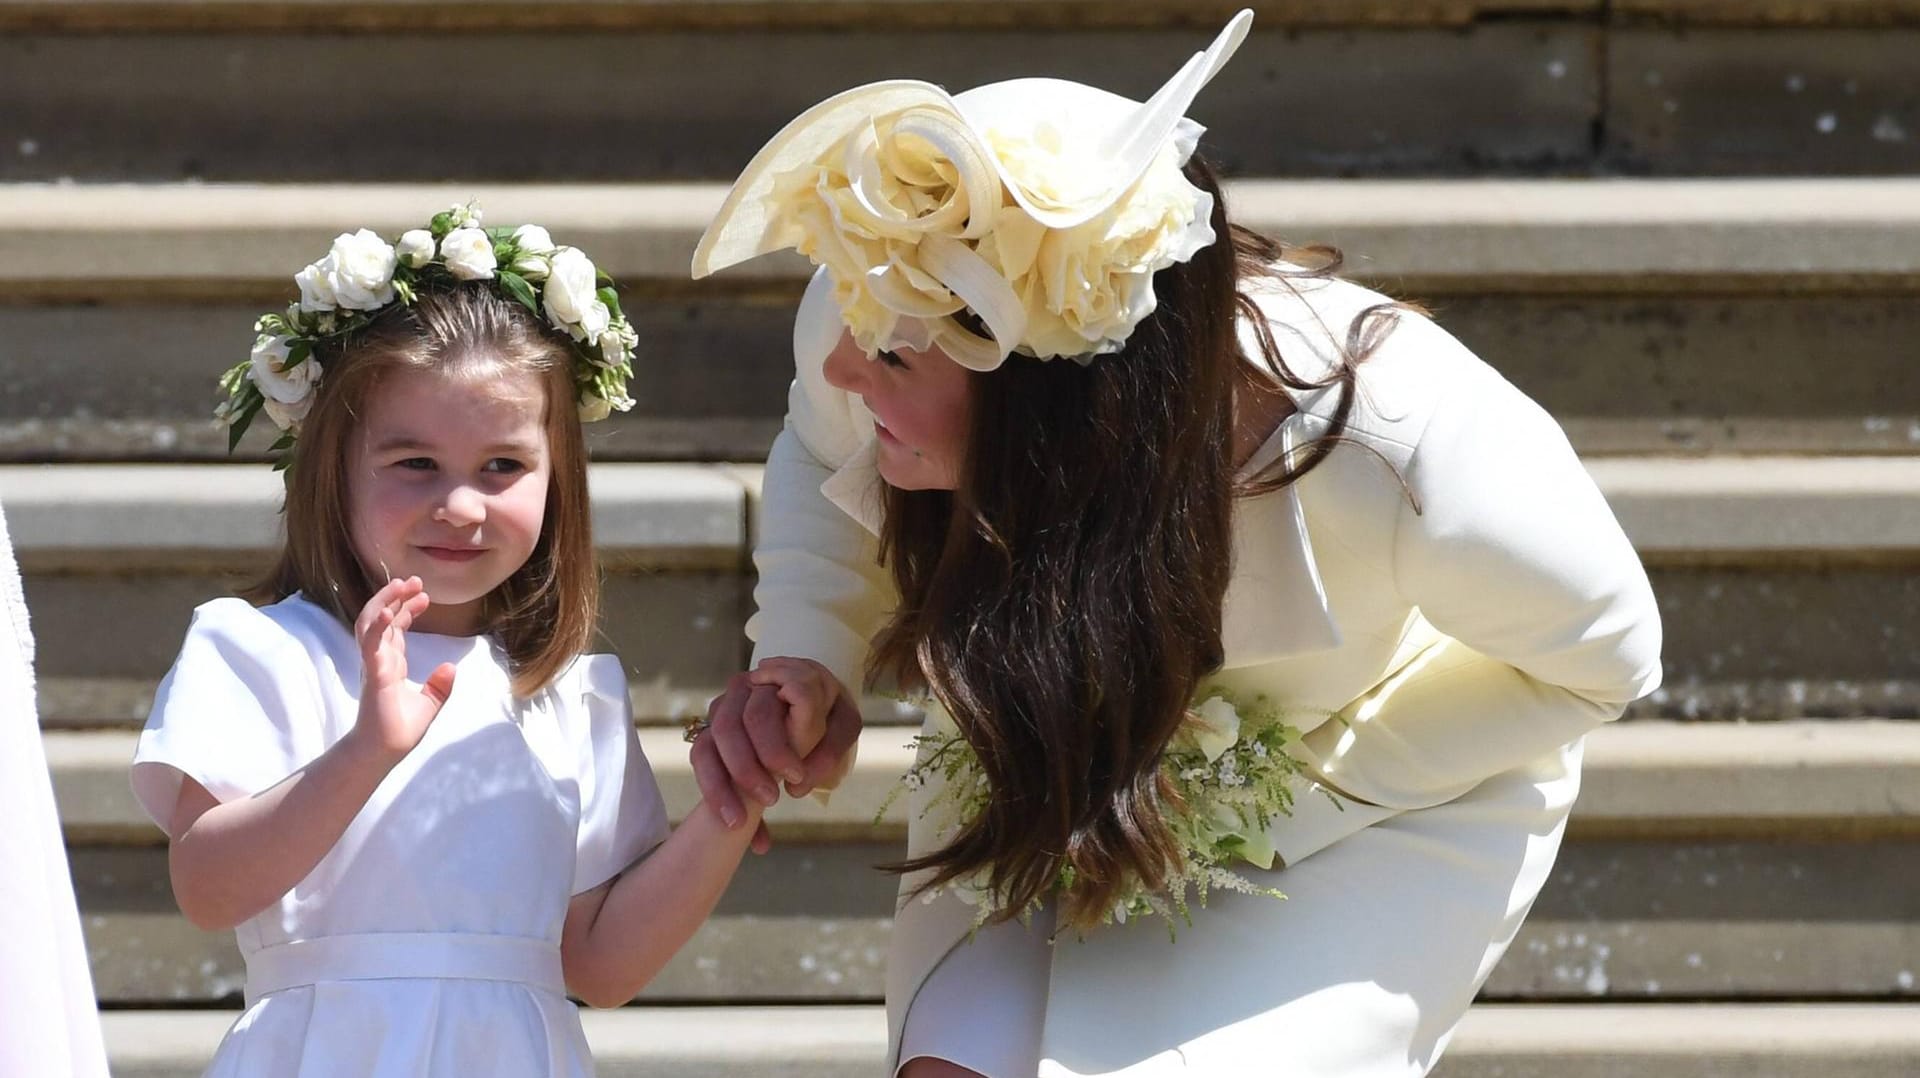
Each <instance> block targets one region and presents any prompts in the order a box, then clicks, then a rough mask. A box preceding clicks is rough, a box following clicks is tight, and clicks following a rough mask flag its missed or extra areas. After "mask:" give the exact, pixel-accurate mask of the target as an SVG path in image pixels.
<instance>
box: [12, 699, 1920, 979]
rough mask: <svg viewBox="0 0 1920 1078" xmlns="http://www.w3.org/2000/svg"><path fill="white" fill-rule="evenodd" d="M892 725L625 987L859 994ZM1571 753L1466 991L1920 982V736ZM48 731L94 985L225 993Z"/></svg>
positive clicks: (1634, 730) (1621, 745)
mask: <svg viewBox="0 0 1920 1078" xmlns="http://www.w3.org/2000/svg"><path fill="white" fill-rule="evenodd" d="M643 739H644V740H645V742H646V746H647V748H648V750H649V755H650V757H651V759H652V760H653V762H654V766H655V768H656V770H657V773H658V774H659V775H660V777H661V781H662V785H663V787H664V789H665V792H666V795H667V798H668V802H669V805H670V806H672V807H674V808H676V809H678V808H680V807H684V806H686V805H689V804H691V803H692V801H693V799H694V798H695V797H696V796H697V795H696V794H695V793H694V791H693V788H692V786H691V780H690V778H689V776H688V774H687V772H686V768H685V765H684V762H683V754H682V753H681V751H680V746H679V745H678V743H677V742H674V741H672V735H671V734H668V733H665V732H655V731H649V732H646V733H645V734H643ZM904 742H905V733H904V732H903V731H899V730H885V729H880V730H872V729H870V730H869V731H868V732H867V734H866V735H865V741H864V744H863V748H862V753H861V758H860V765H859V767H858V768H857V770H856V772H855V774H854V776H853V777H852V779H850V781H849V783H848V785H847V786H846V787H845V788H843V789H842V791H841V792H840V793H838V794H837V795H836V796H835V797H834V798H833V799H832V801H831V802H830V804H829V805H826V806H821V805H818V804H817V803H814V802H805V803H795V802H783V803H782V804H781V806H779V807H778V808H777V809H776V810H775V812H774V830H775V836H776V845H775V848H774V851H773V853H771V854H769V855H768V856H766V857H761V858H749V859H748V861H747V862H746V864H745V865H744V866H743V867H742V869H741V873H740V875H739V876H738V877H737V879H736V880H735V882H734V884H733V886H732V888H730V890H729V891H728V893H727V895H726V896H725V898H724V899H723V900H722V902H721V904H720V907H719V909H718V910H717V912H716V915H715V917H714V919H713V920H712V921H711V922H709V923H708V924H707V925H706V926H704V927H703V928H702V929H701V931H700V933H699V934H698V935H697V936H696V937H695V939H694V940H693V941H692V942H691V943H690V944H689V946H688V948H687V949H686V950H685V951H684V952H683V953H682V954H680V955H679V956H677V957H676V958H675V959H674V961H673V962H672V963H671V964H670V965H669V966H668V968H667V969H666V970H665V971H664V972H663V973H662V974H661V976H660V978H659V979H658V980H657V981H656V982H655V983H654V984H653V985H652V986H650V987H649V989H648V990H647V992H646V993H645V994H644V996H643V998H645V999H647V1000H649V1001H654V1002H674V1001H680V1002H685V1001H707V1002H711V1001H719V1000H734V1001H740V1000H811V1001H846V1000H872V999H878V998H879V996H880V994H881V992H882V986H883V981H882V979H883V976H884V969H885V966H884V962H885V955H886V950H887V946H888V941H889V938H890V923H889V916H890V913H891V911H892V908H893V907H892V903H893V886H894V885H893V881H892V879H891V877H889V876H887V875H885V874H884V873H881V872H879V871H876V870H875V866H877V865H880V864H883V863H886V862H889V861H892V860H894V859H897V858H898V857H899V856H900V855H901V853H902V849H901V839H900V834H901V829H902V828H903V826H904V819H903V818H902V816H901V810H900V809H899V808H898V807H895V808H892V809H890V810H889V811H888V812H887V813H886V814H885V817H884V819H883V821H882V822H881V823H879V824H875V823H874V822H873V821H874V818H875V815H876V809H877V807H878V805H879V804H880V803H881V802H882V801H883V800H884V798H885V795H886V792H887V791H888V789H889V788H890V786H891V784H892V783H893V781H894V778H893V776H896V775H897V774H898V773H899V771H900V769H901V768H903V767H904V766H905V763H906V760H907V753H906V751H905V748H904ZM1589 746H1590V747H1589V754H1588V761H1589V762H1588V770H1587V775H1586V782H1585V789H1584V791H1583V793H1582V796H1581V800H1580V802H1579V807H1578V809H1577V811H1576V814H1575V818H1574V820H1573V822H1572V824H1571V825H1570V830H1569V841H1568V844H1567V846H1566V847H1565V849H1564V850H1563V852H1562V854H1561V858H1560V861H1559V863H1558V864H1557V865H1556V866H1555V870H1554V874H1553V876H1552V877H1551V879H1550V881H1549V883H1548V885H1547V887H1546V889H1545V891H1544V892H1543V894H1542V895H1541V897H1540V900H1539V901H1538V902H1537V903H1536V905H1535V908H1534V911H1533V914H1532V916H1531V917H1530V919H1529V921H1528V922H1527V924H1526V926H1525V928H1523V930H1522V932H1521V935H1520V937H1519V938H1518V939H1517V940H1516V942H1515V943H1514V945H1513V946H1512V947H1511V948H1510V949H1509V952H1508V954H1507V956H1506V958H1505V959H1504V960H1503V961H1502V963H1501V964H1500V966H1499V967H1498V968H1497V969H1496V970H1495V972H1494V974H1493V976H1492V977H1491V979H1490V980H1489V981H1488V983H1487V986H1486V988H1485V990H1484V992H1483V998H1486V999H1494V1000H1514V999H1525V1000H1545V999H1616V1000H1629V999H1632V1000H1662V999H1689V998H1752V999H1769V998H1771V999H1778V998H1792V997H1818V998H1857V999H1880V998H1920V993H1916V988H1915V984H1914V977H1915V972H1916V970H1920V932H1916V931H1915V927H1914V926H1915V924H1916V922H1917V921H1920V907H1916V906H1915V901H1916V899H1915V893H1914V890H1913V888H1912V886H1911V881H1912V880H1913V879H1914V878H1915V873H1916V872H1920V784H1917V783H1920V729H1917V728H1915V727H1913V726H1910V725H1896V724H1888V723H1871V722H1863V723H1833V724H1816V723H1802V724H1770V725H1756V726H1750V727H1740V726H1720V727H1701V726H1685V725H1682V726H1674V725H1667V724H1658V723H1644V724H1623V725H1615V726H1610V727H1607V728H1604V729H1602V730H1601V731H1599V732H1597V733H1596V734H1595V735H1594V736H1593V737H1592V738H1591V739H1590V743H1589ZM47 747H48V756H49V759H50V761H51V763H52V766H53V768H54V772H55V778H56V794H57V796H58V798H59V801H60V804H61V807H62V811H63V814H64V818H65V820H66V824H67V834H68V837H69V843H70V847H69V856H70V858H71V860H72V864H73V871H74V878H75V883H76V891H77V894H78V896H79V901H80V906H81V910H82V914H83V917H84V920H85V923H86V925H87V933H88V940H89V949H90V953H91V956H92V963H93V976H94V984H95V988H96V991H97V992H98V994H99V995H100V998H101V999H103V1000H107V1001H110V1002H113V1003H115V1004H122V1005H134V1004H140V1005H154V1004H162V1005H178V1004H181V1003H186V1002H197V1003H205V1002H214V1001H222V1000H231V999H233V998H237V992H238V991H239V987H240V984H241V982H242V980H243V979H244V973H243V968H242V966H241V963H240V959H239V956H238V952H237V951H236V950H235V948H234V944H233V941H232V937H231V935H230V934H227V933H203V932H200V931H198V930H197V929H194V928H193V927H192V926H191V925H189V924H187V922H186V921H185V920H184V919H183V918H181V917H180V916H179V914H178V913H177V912H176V911H175V910H174V907H173V905H172V901H171V898H170V894H169V891H168V887H167V882H166V880H167V874H166V864H165V857H166V855H165V851H164V850H163V849H161V848H160V847H158V846H156V845H151V844H143V843H151V842H152V841H153V840H154V839H155V837H156V836H155V833H154V832H153V831H152V829H151V828H150V827H148V826H147V825H145V824H144V822H143V821H142V820H141V819H140V818H139V817H138V816H137V813H138V810H137V808H134V807H133V806H132V803H131V801H130V799H129V796H128V795H127V794H126V793H125V789H126V784H125V776H124V768H125V763H126V759H127V757H128V755H129V754H130V752H131V737H130V735H118V734H115V735H99V734H93V735H57V734H49V735H47ZM107 842H112V843H118V844H115V845H105V844H102V843H107ZM126 843H136V844H133V845H128V844H126Z"/></svg>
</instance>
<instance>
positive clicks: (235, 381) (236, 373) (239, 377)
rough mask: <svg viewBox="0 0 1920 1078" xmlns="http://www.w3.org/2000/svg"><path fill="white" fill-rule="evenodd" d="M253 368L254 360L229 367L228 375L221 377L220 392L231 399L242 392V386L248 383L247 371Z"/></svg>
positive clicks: (243, 361) (247, 360)
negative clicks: (245, 382)
mask: <svg viewBox="0 0 1920 1078" xmlns="http://www.w3.org/2000/svg"><path fill="white" fill-rule="evenodd" d="M252 366H253V360H251V359H246V360H241V361H240V362H239V363H235V364H234V365H233V366H231V367H228V368H227V373H225V374H223V375H221V376H220V391H221V392H223V393H225V394H226V395H227V396H229V397H231V396H233V395H234V394H235V393H238V392H240V384H241V383H242V382H244V381H246V378H247V370H248V369H249V368H250V367H252Z"/></svg>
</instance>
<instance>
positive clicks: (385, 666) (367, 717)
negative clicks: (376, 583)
mask: <svg viewBox="0 0 1920 1078" xmlns="http://www.w3.org/2000/svg"><path fill="white" fill-rule="evenodd" d="M429 602H430V600H429V599H428V598H427V593H426V590H425V585H423V584H422V583H421V582H420V578H419V577H417V576H414V577H408V578H407V579H405V580H390V581H388V582H387V585H386V587H383V588H381V589H380V590H379V591H377V592H375V593H374V595H373V598H371V599H369V600H367V605H366V606H365V607H363V608H362V609H361V611H360V617H359V618H358V619H356V620H355V621H354V624H353V635H354V639H356V640H358V641H359V643H360V659H361V664H362V667H363V669H364V671H365V673H364V674H363V676H362V679H361V685H360V717H359V719H358V721H357V722H356V723H355V724H354V729H353V732H354V734H355V735H356V736H358V737H359V738H361V739H362V740H363V741H365V742H366V743H367V744H368V745H369V746H370V747H372V748H374V749H376V750H377V751H378V752H380V753H381V754H382V755H383V756H386V757H389V758H391V759H394V760H398V759H400V758H401V757H403V756H405V755H406V754H407V753H409V752H412V751H413V747H414V746H415V745H418V744H419V743H420V739H421V738H422V737H425V736H426V733H427V727H428V726H429V725H431V724H432V723H433V719H434V716H436V715H438V714H440V708H441V706H442V705H444V704H445V703H446V702H447V697H448V696H450V695H452V693H453V673H454V667H453V664H452V663H441V664H440V665H439V667H437V668H436V669H435V670H434V671H433V673H432V674H430V675H428V676H427V680H426V682H425V683H423V684H422V685H421V686H420V687H419V688H417V689H416V688H414V687H413V685H412V684H411V683H409V682H408V681H407V630H408V629H409V628H410V627H412V625H413V619H415V618H417V617H419V616H420V615H421V614H423V613H425V612H426V610H427V606H428V604H429Z"/></svg>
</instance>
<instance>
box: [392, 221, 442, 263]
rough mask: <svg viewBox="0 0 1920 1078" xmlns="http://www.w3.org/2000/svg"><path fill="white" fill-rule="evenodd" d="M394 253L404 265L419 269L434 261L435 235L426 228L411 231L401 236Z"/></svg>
mask: <svg viewBox="0 0 1920 1078" xmlns="http://www.w3.org/2000/svg"><path fill="white" fill-rule="evenodd" d="M394 253H395V254H396V255H398V256H399V257H400V261H401V263H402V264H404V265H406V266H408V267H410V268H412V269H419V268H420V267H421V266H424V265H426V264H427V263H429V262H431V261H433V233H431V232H428V231H427V230H426V229H424V228H414V229H409V230H407V231H406V232H403V233H401V234H400V242H399V243H397V244H395V245H394Z"/></svg>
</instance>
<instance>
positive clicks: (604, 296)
mask: <svg viewBox="0 0 1920 1078" xmlns="http://www.w3.org/2000/svg"><path fill="white" fill-rule="evenodd" d="M594 295H596V296H599V297H600V302H602V303H604V304H606V305H607V310H609V311H611V312H613V317H614V318H615V319H616V320H617V319H621V318H625V317H626V315H624V314H622V313H620V293H618V292H616V291H614V290H613V288H612V287H611V286H609V287H606V288H602V289H600V290H599V291H597V292H595V293H594Z"/></svg>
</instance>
